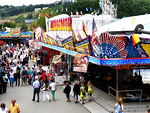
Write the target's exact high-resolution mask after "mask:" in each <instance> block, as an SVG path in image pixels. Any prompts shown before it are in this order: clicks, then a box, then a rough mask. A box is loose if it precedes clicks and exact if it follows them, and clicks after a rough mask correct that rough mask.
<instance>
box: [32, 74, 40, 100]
mask: <svg viewBox="0 0 150 113" xmlns="http://www.w3.org/2000/svg"><path fill="white" fill-rule="evenodd" d="M33 88H34V91H33V99H32V101H35V95H36V93H37V102H39V93H40V82H39V81H38V76H35V81H34V82H33Z"/></svg>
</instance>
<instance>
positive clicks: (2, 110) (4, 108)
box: [0, 103, 8, 113]
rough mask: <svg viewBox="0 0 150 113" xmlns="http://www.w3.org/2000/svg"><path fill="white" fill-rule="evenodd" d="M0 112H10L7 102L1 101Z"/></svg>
mask: <svg viewBox="0 0 150 113" xmlns="http://www.w3.org/2000/svg"><path fill="white" fill-rule="evenodd" d="M0 113H8V109H7V108H6V104H5V103H1V109H0Z"/></svg>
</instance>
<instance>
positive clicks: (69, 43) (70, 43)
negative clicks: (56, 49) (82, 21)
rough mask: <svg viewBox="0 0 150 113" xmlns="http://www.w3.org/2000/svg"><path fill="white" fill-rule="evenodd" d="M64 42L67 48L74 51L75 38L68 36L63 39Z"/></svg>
mask: <svg viewBox="0 0 150 113" xmlns="http://www.w3.org/2000/svg"><path fill="white" fill-rule="evenodd" d="M62 44H63V46H64V48H65V49H69V50H72V51H74V44H73V39H72V37H71V36H70V37H68V38H66V39H65V40H63V41H62Z"/></svg>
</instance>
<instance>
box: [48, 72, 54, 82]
mask: <svg viewBox="0 0 150 113" xmlns="http://www.w3.org/2000/svg"><path fill="white" fill-rule="evenodd" d="M47 79H48V81H49V84H51V80H52V79H53V75H52V72H49V73H48V75H47Z"/></svg>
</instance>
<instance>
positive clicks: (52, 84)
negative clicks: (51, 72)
mask: <svg viewBox="0 0 150 113" xmlns="http://www.w3.org/2000/svg"><path fill="white" fill-rule="evenodd" d="M51 82H52V83H51V84H50V89H51V93H52V97H53V101H55V91H56V83H55V82H54V81H53V80H51Z"/></svg>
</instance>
